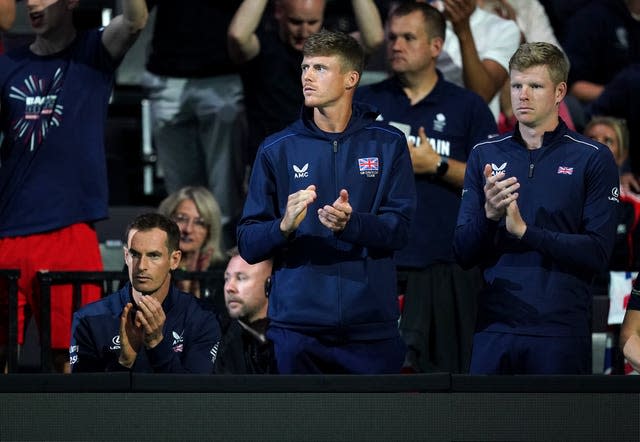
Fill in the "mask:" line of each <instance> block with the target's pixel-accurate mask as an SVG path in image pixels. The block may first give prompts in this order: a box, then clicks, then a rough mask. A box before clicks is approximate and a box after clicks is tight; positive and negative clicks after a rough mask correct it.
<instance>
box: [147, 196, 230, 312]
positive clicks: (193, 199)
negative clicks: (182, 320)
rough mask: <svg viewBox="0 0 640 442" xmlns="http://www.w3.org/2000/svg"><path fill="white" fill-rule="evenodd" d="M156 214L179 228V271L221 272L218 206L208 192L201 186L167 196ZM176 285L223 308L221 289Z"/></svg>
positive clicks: (220, 232) (197, 285)
mask: <svg viewBox="0 0 640 442" xmlns="http://www.w3.org/2000/svg"><path fill="white" fill-rule="evenodd" d="M158 212H159V213H161V214H163V215H165V216H167V217H169V218H171V219H172V220H173V221H174V222H175V223H176V224H177V225H178V227H179V228H180V251H181V252H182V256H181V258H180V265H179V266H178V268H179V269H181V270H184V271H187V272H204V271H207V270H210V269H220V268H222V269H224V267H223V263H224V261H225V257H224V254H223V251H222V243H221V236H222V223H221V213H220V206H218V202H217V201H216V199H215V198H214V196H213V195H212V194H211V192H209V191H208V190H207V189H206V188H204V187H190V186H188V187H183V188H182V189H180V190H178V191H176V192H173V193H172V194H171V195H169V196H167V197H166V198H165V199H164V200H163V201H162V202H161V203H160V206H159V207H158ZM177 285H178V288H180V290H182V291H183V292H187V293H191V294H193V295H195V296H196V297H197V298H205V299H208V300H209V301H212V302H213V303H214V305H215V306H216V308H218V309H224V300H223V296H222V295H223V292H222V289H221V287H200V286H199V284H198V282H196V281H189V280H184V281H179V282H178V283H177Z"/></svg>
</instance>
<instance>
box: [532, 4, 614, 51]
mask: <svg viewBox="0 0 640 442" xmlns="http://www.w3.org/2000/svg"><path fill="white" fill-rule="evenodd" d="M592 1H593V0H540V3H542V6H544V9H545V11H546V12H547V16H548V17H549V22H550V23H551V26H552V27H553V31H554V33H555V35H556V37H557V38H558V40H560V41H564V37H565V35H566V34H567V33H568V32H571V30H570V29H568V28H567V21H568V20H569V19H570V18H571V17H572V16H573V14H575V13H576V12H577V11H579V10H580V9H582V8H583V7H584V6H585V5H587V4H588V3H590V2H592ZM605 1H606V0H605Z"/></svg>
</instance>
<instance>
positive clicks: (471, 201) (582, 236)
mask: <svg viewBox="0 0 640 442" xmlns="http://www.w3.org/2000/svg"><path fill="white" fill-rule="evenodd" d="M485 164H490V165H491V167H492V169H493V172H494V173H499V172H504V173H505V176H506V177H511V176H515V177H517V178H518V182H519V183H520V188H519V189H518V194H519V196H518V199H517V203H518V208H519V210H520V214H521V215H522V219H523V220H524V221H525V223H526V224H527V230H526V232H525V234H524V236H523V237H522V238H521V239H520V240H518V239H517V238H516V237H514V236H513V235H511V234H509V233H508V232H507V230H506V226H505V220H504V218H503V219H502V220H501V221H500V222H494V221H492V220H489V219H487V217H486V215H485V211H484V203H485V197H484V190H483V187H484V183H485V177H484V173H483V170H484V166H485ZM618 185H619V178H618V170H617V167H616V164H615V161H614V160H613V155H612V154H611V152H610V151H609V149H608V148H607V146H604V145H602V144H600V143H597V142H595V141H593V140H591V139H589V138H587V137H584V136H582V135H579V134H577V133H575V132H572V131H570V130H569V129H568V128H567V126H566V125H565V124H564V122H562V120H560V123H559V125H558V127H557V128H556V129H555V130H554V131H553V132H547V133H545V134H544V138H543V143H542V147H540V148H539V149H535V150H528V149H527V148H526V146H525V144H524V141H523V140H522V138H521V136H520V133H519V132H518V129H517V128H516V131H515V133H513V134H510V135H506V136H503V137H499V138H496V139H493V140H490V141H486V142H483V143H479V144H477V145H476V146H475V147H474V149H473V151H472V152H471V155H470V156H469V160H468V162H467V170H466V173H465V179H464V189H463V196H462V204H461V206H460V212H459V214H458V223H457V227H456V232H455V237H454V251H455V253H456V257H457V259H458V262H459V263H460V265H462V266H463V267H471V266H474V265H480V266H481V267H483V269H484V278H485V281H486V287H485V289H484V290H483V291H482V292H481V294H480V297H479V299H478V302H479V316H478V323H477V327H476V329H477V330H478V331H495V332H501V333H514V334H529V335H538V336H590V317H591V315H590V312H591V292H590V285H591V281H592V279H593V276H594V275H596V274H599V273H600V272H602V271H606V269H607V266H608V263H609V257H610V256H611V252H612V249H613V244H614V241H615V232H616V226H617V220H616V216H617V205H618V196H619V193H618Z"/></svg>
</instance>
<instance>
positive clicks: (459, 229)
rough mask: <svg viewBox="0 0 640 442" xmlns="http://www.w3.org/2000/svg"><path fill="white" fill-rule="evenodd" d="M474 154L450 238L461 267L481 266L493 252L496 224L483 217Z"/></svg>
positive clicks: (480, 176)
mask: <svg viewBox="0 0 640 442" xmlns="http://www.w3.org/2000/svg"><path fill="white" fill-rule="evenodd" d="M478 161H479V159H478V155H477V151H475V150H472V151H471V154H470V155H469V159H468V160H467V168H466V171H465V176H464V187H463V189H462V201H461V203H460V209H459V211H458V221H457V224H456V230H455V232H454V237H453V251H454V254H455V257H456V260H457V261H458V263H459V264H460V266H461V267H463V268H465V269H468V268H471V267H473V266H475V265H478V264H480V263H481V262H482V261H483V259H485V258H486V257H487V255H489V254H491V253H492V252H493V251H494V250H495V238H496V233H497V229H498V222H496V221H492V220H490V219H488V218H487V217H486V214H485V211H484V175H483V174H482V172H481V171H482V170H483V167H482V166H483V165H481V164H478Z"/></svg>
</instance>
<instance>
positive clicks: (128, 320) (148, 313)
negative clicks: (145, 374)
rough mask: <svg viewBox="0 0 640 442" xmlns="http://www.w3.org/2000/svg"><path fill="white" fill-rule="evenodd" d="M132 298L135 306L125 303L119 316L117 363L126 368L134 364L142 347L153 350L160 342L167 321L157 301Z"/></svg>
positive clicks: (141, 296)
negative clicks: (118, 352)
mask: <svg viewBox="0 0 640 442" xmlns="http://www.w3.org/2000/svg"><path fill="white" fill-rule="evenodd" d="M132 290H134V289H133V288H132ZM133 296H134V297H135V298H136V306H135V307H134V305H133V303H131V302H129V303H127V305H126V306H125V307H124V309H123V310H122V314H121V315H120V357H119V359H118V362H119V363H120V364H121V365H123V366H125V367H128V368H131V367H132V366H133V364H134V363H135V360H136V357H137V356H138V352H139V351H140V348H141V347H142V345H144V346H145V347H146V348H154V347H155V346H156V345H158V344H159V343H160V342H161V341H162V339H163V338H164V336H163V334H162V330H163V328H164V323H165V321H166V319H167V318H166V315H165V313H164V310H163V309H162V304H161V303H160V302H159V301H158V300H157V299H155V298H154V297H152V296H143V295H141V294H137V293H136V294H134V295H133Z"/></svg>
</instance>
